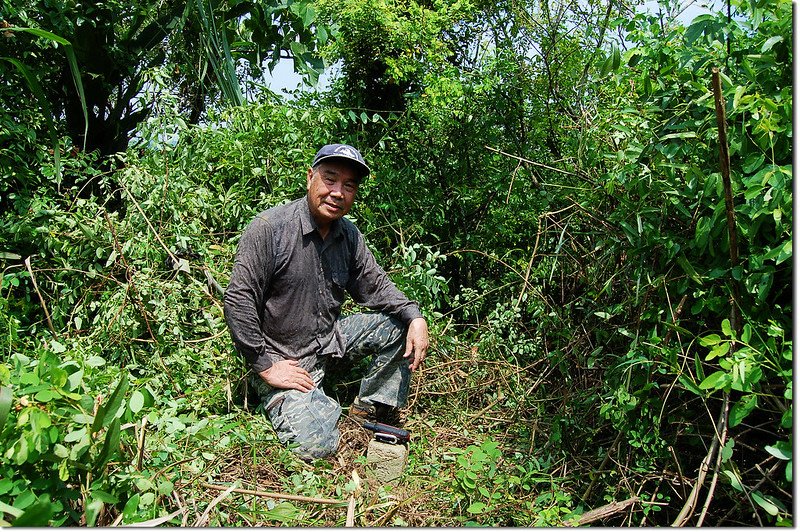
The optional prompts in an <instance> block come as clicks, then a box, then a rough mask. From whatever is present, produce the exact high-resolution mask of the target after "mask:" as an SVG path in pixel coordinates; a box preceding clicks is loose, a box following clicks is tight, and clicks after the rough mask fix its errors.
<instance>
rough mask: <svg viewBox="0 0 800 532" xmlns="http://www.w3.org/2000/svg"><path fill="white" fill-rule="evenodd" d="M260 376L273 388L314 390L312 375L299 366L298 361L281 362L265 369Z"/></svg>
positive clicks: (302, 390)
mask: <svg viewBox="0 0 800 532" xmlns="http://www.w3.org/2000/svg"><path fill="white" fill-rule="evenodd" d="M259 376H260V377H261V378H262V379H264V382H266V383H267V384H269V385H270V386H272V387H273V388H280V389H283V390H300V391H301V392H310V391H311V390H313V389H314V379H312V378H311V374H310V373H309V372H307V371H306V370H304V369H303V368H301V367H300V366H298V362H297V361H296V360H281V361H280V362H275V363H274V364H273V365H272V366H270V367H269V368H267V369H265V370H264V371H262V372H261V373H259Z"/></svg>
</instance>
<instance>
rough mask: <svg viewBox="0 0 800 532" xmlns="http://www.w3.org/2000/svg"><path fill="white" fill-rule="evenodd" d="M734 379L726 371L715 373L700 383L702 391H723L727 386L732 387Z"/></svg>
mask: <svg viewBox="0 0 800 532" xmlns="http://www.w3.org/2000/svg"><path fill="white" fill-rule="evenodd" d="M732 380H733V378H732V377H731V376H730V375H729V374H728V373H726V372H724V371H715V372H714V373H712V374H711V375H709V376H708V377H706V378H705V379H703V382H701V383H700V386H699V387H700V389H701V390H710V389H714V390H721V389H722V388H724V387H726V386H730V384H731V381H732Z"/></svg>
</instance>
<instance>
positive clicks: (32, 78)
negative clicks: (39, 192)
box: [0, 57, 61, 185]
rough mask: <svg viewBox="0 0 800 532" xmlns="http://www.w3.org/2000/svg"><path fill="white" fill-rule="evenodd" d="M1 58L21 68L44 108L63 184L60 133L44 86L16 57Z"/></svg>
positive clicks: (57, 180)
mask: <svg viewBox="0 0 800 532" xmlns="http://www.w3.org/2000/svg"><path fill="white" fill-rule="evenodd" d="M0 59H3V60H6V61H8V62H9V63H11V64H12V65H14V66H15V67H16V68H17V70H19V72H20V74H22V77H24V78H25V81H26V82H27V84H28V88H29V89H30V90H31V92H32V93H33V95H34V97H36V101H37V102H38V103H39V107H41V109H42V114H43V115H44V119H45V121H46V122H47V130H48V131H49V132H50V142H51V143H52V144H53V165H54V167H55V171H56V184H57V185H60V184H61V146H60V145H59V143H58V134H57V133H56V126H55V124H54V123H53V112H52V111H51V110H50V102H49V100H48V99H47V97H46V96H45V94H44V90H42V86H41V85H40V84H39V80H38V79H36V76H34V75H33V74H32V73H31V71H30V70H28V67H26V66H25V65H23V64H22V63H20V62H19V61H17V60H16V59H14V58H13V57H0Z"/></svg>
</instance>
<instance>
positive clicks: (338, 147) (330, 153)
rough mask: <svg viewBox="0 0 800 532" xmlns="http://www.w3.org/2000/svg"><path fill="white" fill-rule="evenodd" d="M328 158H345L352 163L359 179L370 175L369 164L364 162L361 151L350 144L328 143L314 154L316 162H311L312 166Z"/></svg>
mask: <svg viewBox="0 0 800 532" xmlns="http://www.w3.org/2000/svg"><path fill="white" fill-rule="evenodd" d="M328 159H343V160H346V161H348V162H350V163H352V165H353V167H354V168H355V169H356V172H357V173H358V177H359V179H363V178H364V177H366V176H368V175H369V171H370V170H369V166H367V163H365V162H364V158H363V157H362V156H361V153H360V152H359V151H358V150H357V149H355V148H354V147H352V146H350V145H348V144H326V145H325V146H323V147H322V148H320V150H319V151H318V152H317V155H316V156H314V162H313V163H311V168H314V167H315V166H317V165H318V164H319V163H321V162H322V161H325V160H328Z"/></svg>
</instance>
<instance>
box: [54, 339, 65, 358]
mask: <svg viewBox="0 0 800 532" xmlns="http://www.w3.org/2000/svg"><path fill="white" fill-rule="evenodd" d="M50 349H52V350H53V353H55V354H57V355H58V354H60V353H63V352H64V351H66V350H67V348H66V347H64V344H62V343H61V342H57V341H56V340H50Z"/></svg>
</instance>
